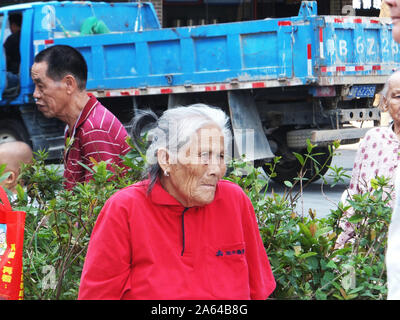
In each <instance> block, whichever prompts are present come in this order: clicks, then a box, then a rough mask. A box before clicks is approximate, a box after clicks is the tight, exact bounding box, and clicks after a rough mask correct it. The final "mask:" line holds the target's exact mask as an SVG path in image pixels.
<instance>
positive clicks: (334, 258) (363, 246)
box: [228, 143, 393, 300]
mask: <svg viewBox="0 0 400 320" xmlns="http://www.w3.org/2000/svg"><path fill="white" fill-rule="evenodd" d="M314 147H315V146H313V145H311V144H310V143H309V148H308V153H307V154H306V155H304V156H303V155H298V159H299V161H300V162H301V161H303V164H304V162H305V161H304V159H306V158H307V157H308V158H310V159H314V158H313V156H314V155H313V148H314ZM338 147H339V145H338V144H334V146H333V148H332V149H330V152H331V156H333V154H334V152H335V150H336V149H337V148H338ZM277 161H279V159H276V160H275V161H273V162H272V163H270V164H269V165H270V166H271V168H272V170H270V171H273V167H274V166H275V164H276V163H277ZM313 161H314V160H313ZM315 165H316V166H317V167H318V168H316V169H317V170H316V172H319V170H320V169H321V166H323V165H324V164H319V163H315ZM231 166H232V167H233V170H232V172H231V176H230V177H229V178H228V179H229V180H231V181H234V182H235V183H237V184H239V185H240V186H241V187H242V188H243V190H245V192H246V193H247V194H248V196H249V197H250V199H251V201H252V203H253V206H254V208H255V211H256V215H257V219H258V223H259V228H260V233H261V235H262V238H263V241H264V244H265V248H266V251H267V254H268V257H269V260H270V263H271V267H272V270H273V273H274V276H275V280H276V282H277V288H276V290H275V291H274V293H273V294H272V298H276V299H322V300H326V299H346V300H347V299H386V295H387V288H386V272H385V263H384V254H385V247H386V240H387V232H388V225H389V223H390V216H391V209H390V207H389V206H388V201H389V199H390V194H391V192H392V191H393V190H392V188H388V186H387V185H388V182H389V181H388V179H386V178H384V177H377V178H376V179H374V180H373V181H372V185H373V190H372V191H371V192H367V193H364V194H362V195H355V196H354V197H353V198H352V199H351V200H349V203H350V204H351V206H352V207H353V208H354V211H355V214H354V215H353V216H352V217H351V218H349V222H352V223H355V224H356V234H357V235H358V236H357V237H356V239H355V242H354V244H351V243H348V244H346V246H345V247H344V248H343V249H339V250H338V249H335V248H334V246H335V241H336V239H337V236H338V235H339V233H340V232H341V231H342V230H341V229H340V227H339V224H338V222H339V219H340V218H342V215H343V212H345V211H346V210H347V209H348V208H349V207H344V206H343V204H342V203H339V204H338V206H337V209H335V210H331V213H330V215H329V216H328V218H322V219H317V218H316V212H315V211H313V210H312V209H310V210H309V212H308V216H305V217H304V216H303V215H299V214H297V213H296V212H295V209H296V207H297V205H298V200H299V199H300V198H301V196H302V194H301V193H302V192H303V190H304V188H305V187H306V185H307V184H308V181H307V179H304V178H302V176H304V174H302V173H301V172H300V175H299V178H298V179H297V181H296V182H295V184H296V183H299V184H300V191H298V192H297V193H296V194H295V191H294V190H295V189H294V185H293V184H291V183H290V182H286V183H285V184H286V185H287V187H288V188H287V189H286V191H285V192H284V194H283V195H279V194H276V193H274V192H273V191H272V192H271V194H270V195H268V194H267V187H268V181H267V180H265V179H261V178H260V175H261V173H260V171H259V170H257V169H255V168H254V167H251V166H248V165H246V164H244V163H240V162H238V161H236V160H235V161H233V162H232V164H231ZM330 168H331V171H332V173H331V174H332V175H333V181H334V183H338V182H339V181H341V180H343V178H344V177H348V175H347V174H346V173H345V172H344V170H343V169H342V168H337V167H330ZM243 171H245V172H246V174H243ZM323 182H325V183H326V180H324V181H323ZM263 188H264V192H260V191H261V190H262V189H263Z"/></svg>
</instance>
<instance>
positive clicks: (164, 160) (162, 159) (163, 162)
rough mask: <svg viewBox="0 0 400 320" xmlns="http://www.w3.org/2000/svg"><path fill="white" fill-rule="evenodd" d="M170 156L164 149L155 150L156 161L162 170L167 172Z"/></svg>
mask: <svg viewBox="0 0 400 320" xmlns="http://www.w3.org/2000/svg"><path fill="white" fill-rule="evenodd" d="M169 160H170V157H169V153H168V151H167V150H166V149H164V148H160V149H158V150H157V161H158V165H159V166H160V168H161V170H162V171H163V172H168V171H169V168H170V161H169Z"/></svg>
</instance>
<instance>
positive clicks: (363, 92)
mask: <svg viewBox="0 0 400 320" xmlns="http://www.w3.org/2000/svg"><path fill="white" fill-rule="evenodd" d="M375 89H376V86H375V85H362V86H352V87H351V89H350V92H349V94H348V96H347V98H351V99H353V98H373V97H374V95H375Z"/></svg>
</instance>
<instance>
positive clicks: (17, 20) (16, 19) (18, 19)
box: [8, 13, 22, 27]
mask: <svg viewBox="0 0 400 320" xmlns="http://www.w3.org/2000/svg"><path fill="white" fill-rule="evenodd" d="M8 23H9V24H10V25H11V24H13V23H14V24H16V25H17V26H18V27H21V25H22V14H20V13H11V14H10V15H9V16H8Z"/></svg>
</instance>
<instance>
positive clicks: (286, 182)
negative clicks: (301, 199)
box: [283, 180, 293, 188]
mask: <svg viewBox="0 0 400 320" xmlns="http://www.w3.org/2000/svg"><path fill="white" fill-rule="evenodd" d="M283 183H284V184H285V186H286V187H288V188H292V187H293V183H291V182H290V181H287V180H286V181H284V182H283Z"/></svg>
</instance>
